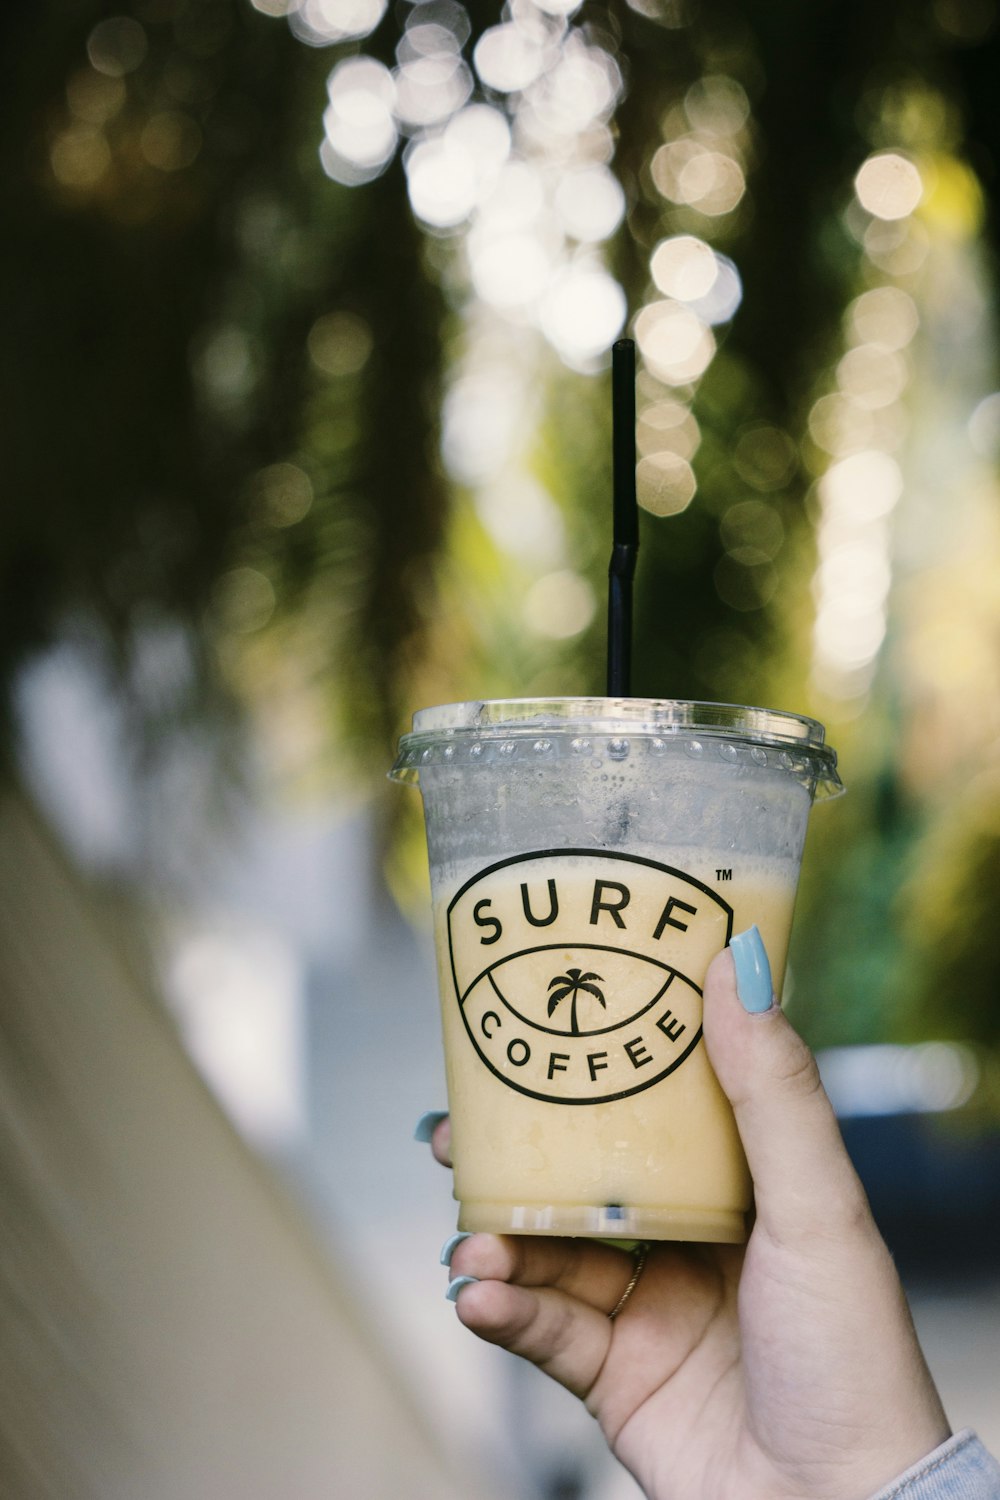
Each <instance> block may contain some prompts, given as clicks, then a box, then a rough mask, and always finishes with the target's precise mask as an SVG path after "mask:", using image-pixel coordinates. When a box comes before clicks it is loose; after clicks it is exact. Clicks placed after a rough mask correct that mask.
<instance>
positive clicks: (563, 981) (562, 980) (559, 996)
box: [548, 969, 608, 1036]
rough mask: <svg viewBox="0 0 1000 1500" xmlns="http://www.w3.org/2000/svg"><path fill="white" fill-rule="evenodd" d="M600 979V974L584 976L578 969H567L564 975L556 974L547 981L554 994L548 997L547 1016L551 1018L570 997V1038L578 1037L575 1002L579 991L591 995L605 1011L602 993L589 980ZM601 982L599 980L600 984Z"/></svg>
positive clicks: (605, 1004) (578, 1027)
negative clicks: (557, 1008) (558, 1007)
mask: <svg viewBox="0 0 1000 1500" xmlns="http://www.w3.org/2000/svg"><path fill="white" fill-rule="evenodd" d="M600 978H601V976H600V974H591V973H589V972H588V973H586V974H584V973H583V972H582V970H580V969H567V970H566V972H565V974H557V975H556V977H555V979H550V980H549V989H550V990H555V993H554V994H552V995H550V996H549V1005H548V1015H549V1016H553V1015H554V1014H555V1011H556V1007H557V1006H558V1005H559V1004H561V1002H562V1001H563V1000H565V999H566V998H567V996H568V997H570V1009H569V1030H570V1035H571V1036H579V1035H580V1025H579V1022H578V1020H577V1015H576V1002H577V998H578V997H579V994H580V991H581V990H586V992H587V994H588V995H593V997H594V999H595V1000H596V1001H597V1003H598V1004H599V1005H600V1006H601V1007H602V1008H603V1009H604V1010H607V1008H608V1006H607V1001H606V1000H605V998H604V993H603V991H602V990H600V989H598V987H597V985H596V984H592V983H591V980H593V979H600ZM603 982H604V981H603V980H601V983H602V984H603ZM556 985H559V988H558V989H555V987H556Z"/></svg>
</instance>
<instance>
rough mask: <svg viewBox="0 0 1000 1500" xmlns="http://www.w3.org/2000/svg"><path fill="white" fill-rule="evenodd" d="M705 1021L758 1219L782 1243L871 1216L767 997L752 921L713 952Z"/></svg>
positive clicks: (802, 1055) (817, 1089)
mask: <svg viewBox="0 0 1000 1500" xmlns="http://www.w3.org/2000/svg"><path fill="white" fill-rule="evenodd" d="M741 997H742V998H741ZM768 998H770V1001H771V1003H770V1004H769V1005H768V1004H767V1002H768ZM762 1006H766V1009H762V1008H761V1007H762ZM704 1029H705V1044H706V1046H707V1048H708V1056H709V1060H710V1061H711V1063H712V1067H713V1068H714V1069H715V1073H716V1076H717V1077H718V1080H719V1083H720V1084H721V1085H722V1089H723V1092H724V1093H725V1094H726V1097H727V1098H728V1099H729V1102H730V1104H731V1105H732V1106H733V1112H734V1113H735V1115H736V1125H737V1129H738V1130H739V1133H740V1139H741V1140H742V1142H743V1149H744V1151H745V1152H746V1157H747V1162H748V1164H749V1167H750V1175H751V1176H752V1178H753V1182H754V1195H755V1200H756V1209H757V1222H758V1224H759V1225H761V1226H762V1227H763V1228H764V1229H765V1230H766V1231H767V1232H769V1233H770V1234H771V1235H772V1236H773V1237H774V1238H775V1239H777V1240H779V1241H782V1242H788V1241H795V1240H801V1239H802V1238H804V1237H810V1238H811V1237H813V1236H815V1235H817V1234H822V1235H830V1234H842V1233H843V1232H844V1230H845V1229H848V1228H851V1227H854V1228H856V1227H858V1225H859V1223H861V1222H864V1223H866V1224H868V1225H871V1222H872V1221H871V1217H870V1213H869V1210H868V1203H867V1199H866V1198H865V1194H864V1190H863V1188H862V1186H861V1183H860V1182H859V1181H858V1177H857V1174H856V1172H855V1171H854V1168H853V1166H852V1165H851V1161H850V1158H849V1157H848V1155H847V1151H846V1149H845V1147H844V1142H843V1139H842V1137H841V1134H840V1129H839V1127H838V1125H837V1121H836V1117H835V1116H834V1113H833V1108H832V1106H831V1104H830V1101H829V1099H828V1098H827V1096H826V1093H825V1091H824V1089H823V1085H822V1083H821V1082H820V1077H819V1069H818V1068H817V1066H816V1060H815V1058H814V1057H813V1055H812V1053H811V1052H810V1051H809V1048H808V1047H807V1046H806V1044H805V1042H804V1041H803V1040H802V1038H801V1037H800V1036H799V1034H798V1032H797V1031H795V1029H794V1027H793V1026H792V1025H791V1023H790V1022H789V1021H788V1020H787V1019H786V1018H785V1016H784V1014H783V1012H782V1010H781V1008H780V1006H779V1005H778V1004H777V1003H776V1002H775V1000H774V998H773V994H772V990H771V970H770V965H769V964H768V960H767V953H766V951H765V949H764V944H763V942H762V941H761V937H760V933H759V932H758V931H757V928H756V927H751V928H750V929H749V931H748V932H744V933H740V934H739V935H738V936H737V937H734V938H733V940H732V945H731V947H730V948H727V949H724V950H723V952H722V953H720V954H718V955H717V956H716V957H715V958H714V959H713V960H712V964H711V967H710V968H709V971H708V975H707V976H706V979H705V1017H704ZM872 1227H874V1226H873V1225H872Z"/></svg>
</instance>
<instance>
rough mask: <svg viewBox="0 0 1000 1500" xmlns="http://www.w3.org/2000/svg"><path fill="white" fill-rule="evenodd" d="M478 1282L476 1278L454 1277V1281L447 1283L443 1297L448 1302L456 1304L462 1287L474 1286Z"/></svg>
mask: <svg viewBox="0 0 1000 1500" xmlns="http://www.w3.org/2000/svg"><path fill="white" fill-rule="evenodd" d="M478 1280H479V1277H478V1276H456V1277H455V1279H454V1281H449V1283H448V1290H447V1291H446V1292H445V1296H446V1297H447V1298H448V1301H449V1302H457V1301H458V1294H459V1292H460V1291H461V1290H462V1288H463V1286H475V1285H476V1283H477V1282H478Z"/></svg>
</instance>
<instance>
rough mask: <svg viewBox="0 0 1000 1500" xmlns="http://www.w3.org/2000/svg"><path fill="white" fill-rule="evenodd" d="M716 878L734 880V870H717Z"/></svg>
mask: <svg viewBox="0 0 1000 1500" xmlns="http://www.w3.org/2000/svg"><path fill="white" fill-rule="evenodd" d="M715 878H716V880H732V878H733V872H732V870H716V872H715Z"/></svg>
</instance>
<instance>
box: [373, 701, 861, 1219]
mask: <svg viewBox="0 0 1000 1500" xmlns="http://www.w3.org/2000/svg"><path fill="white" fill-rule="evenodd" d="M390 774H391V775H392V777H393V778H394V779H395V780H397V781H403V782H412V783H416V784H418V785H419V787H420V791H421V793H422V796H423V803H424V814H425V820H426V826H427V842H428V852H429V859H430V873H431V889H432V897H433V906H434V927H435V940H436V949H437V958H438V970H439V977H440V988H441V1005H442V1021H443V1032H444V1045H445V1059H446V1069H447V1078H448V1104H449V1109H450V1112H451V1118H452V1151H453V1157H454V1170H455V1197H456V1198H457V1199H458V1200H459V1205H460V1208H459V1218H458V1224H459V1228H461V1229H465V1230H489V1231H491V1232H493V1233H501V1234H503V1233H506V1234H511V1233H513V1234H519V1233H523V1234H560V1235H594V1236H601V1237H612V1238H622V1239H643V1240H653V1239H678V1240H702V1241H723V1242H725V1241H729V1242H738V1241H740V1240H742V1239H744V1238H745V1233H746V1214H747V1211H748V1209H749V1208H750V1193H751V1190H750V1180H749V1176H748V1173H747V1168H746V1162H745V1160H744V1157H743V1152H742V1149H741V1147H740V1143H739V1138H738V1135H737V1132H736V1126H735V1122H734V1120H733V1115H732V1111H731V1109H730V1107H729V1104H728V1102H727V1101H726V1099H725V1097H724V1096H723V1094H722V1091H721V1089H720V1088H719V1085H718V1083H717V1082H716V1079H715V1076H714V1074H713V1072H712V1069H711V1067H710V1065H709V1062H708V1057H707V1054H706V1050H705V1045H704V1042H703V1040H702V1030H701V1017H702V986H703V984H704V979H705V972H706V970H707V968H708V965H709V962H710V961H711V959H712V957H713V956H714V955H715V954H716V953H718V952H719V951H720V949H722V948H723V947H725V945H726V944H727V943H728V941H729V939H730V937H731V936H732V935H733V933H734V932H740V931H743V930H745V929H746V928H747V927H749V926H750V925H751V924H752V923H756V924H757V926H758V927H759V928H760V931H761V935H762V937H763V939H764V942H765V944H766V946H767V950H768V954H769V956H770V959H771V965H772V970H773V974H774V982H775V987H776V991H777V993H778V994H779V995H780V991H781V982H782V977H783V973H784V968H785V959H786V954H787V951H788V939H789V933H790V928H791V921H792V909H793V906H794V903H795V891H796V886H797V883H798V877H799V866H800V862H801V857H802V846H803V843H804V840H805V834H806V825H807V823H808V819H809V811H810V808H811V806H812V803H813V801H814V800H815V799H816V798H817V797H829V796H832V795H836V794H837V793H838V792H840V791H842V790H843V788H842V784H841V781H840V778H839V775H838V773H837V758H836V754H835V752H834V751H833V750H832V749H831V748H830V747H829V746H828V745H827V744H826V743H825V738H824V730H823V726H822V725H821V724H818V723H816V722H815V721H814V720H812V719H806V718H801V717H799V716H798V715H795V714H787V713H778V712H774V711H771V710H769V709H761V708H742V707H737V706H732V705H726V704H711V703H688V702H672V701H666V700H653V699H641V698H621V699H614V698H580V699H568V698H559V699H551V700H545V701H541V700H533V699H520V700H511V701H507V702H478V703H458V704H448V705H445V706H443V707H438V708H429V709H424V710H423V711H421V712H420V713H417V714H415V715H414V720H413V731H412V733H410V734H407V735H404V736H403V738H402V740H401V741H400V747H399V755H398V757H397V759H396V763H395V765H394V766H393V769H392V771H391V773H390Z"/></svg>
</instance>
